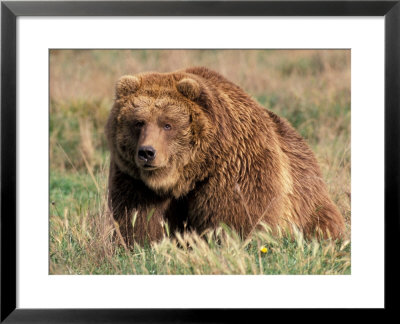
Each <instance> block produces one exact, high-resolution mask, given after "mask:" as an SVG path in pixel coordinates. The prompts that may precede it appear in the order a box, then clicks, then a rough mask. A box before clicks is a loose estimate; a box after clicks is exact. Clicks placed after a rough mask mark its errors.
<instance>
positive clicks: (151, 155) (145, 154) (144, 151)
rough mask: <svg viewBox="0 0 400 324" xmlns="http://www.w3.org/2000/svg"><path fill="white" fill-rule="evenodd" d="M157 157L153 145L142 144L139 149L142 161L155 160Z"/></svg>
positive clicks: (139, 156)
mask: <svg viewBox="0 0 400 324" xmlns="http://www.w3.org/2000/svg"><path fill="white" fill-rule="evenodd" d="M155 157H156V150H155V149H154V148H153V147H152V146H142V147H140V148H139V151H138V158H139V160H142V161H146V162H149V161H153V160H154V159H155Z"/></svg>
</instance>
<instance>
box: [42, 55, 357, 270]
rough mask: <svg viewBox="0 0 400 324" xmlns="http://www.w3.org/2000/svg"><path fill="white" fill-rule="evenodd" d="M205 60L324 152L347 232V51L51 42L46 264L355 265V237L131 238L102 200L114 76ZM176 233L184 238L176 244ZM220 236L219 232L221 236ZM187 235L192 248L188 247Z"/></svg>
mask: <svg viewBox="0 0 400 324" xmlns="http://www.w3.org/2000/svg"><path fill="white" fill-rule="evenodd" d="M193 65H204V66H207V67H209V68H211V69H214V70H216V71H218V72H220V73H221V74H223V75H224V76H226V77H227V78H228V79H230V80H231V81H233V82H235V83H236V84H238V85H240V86H241V87H242V88H243V89H244V90H245V91H246V92H248V93H249V94H251V95H252V96H253V97H254V98H255V99H256V100H257V101H259V102H260V103H261V104H263V105H264V106H265V107H268V108H269V109H271V110H273V111H274V112H276V113H277V114H279V115H281V116H283V117H285V118H287V119H288V120H289V121H290V122H291V123H292V124H293V125H294V127H295V128H296V129H297V130H298V131H299V132H300V133H301V134H302V135H303V136H304V138H305V139H306V140H307V142H308V143H309V144H310V146H311V147H312V149H313V151H314V152H315V154H316V156H317V159H318V161H319V162H320V165H321V169H322V171H323V175H324V178H325V180H326V182H327V185H328V189H329V191H330V194H331V197H332V199H333V201H334V202H335V203H336V204H337V206H338V207H339V209H340V211H341V212H342V214H343V216H344V217H345V220H346V226H347V231H348V238H350V229H351V223H350V216H351V212H350V199H351V191H350V172H351V170H350V151H351V148H350V51H345V50H297V51H292V50H279V51H278V50H269V51H266V50H251V51H250V50H246V51H242V50H190V51H187V50H182V51H180V50H173V51H171V50H165V51H162V50H133V51H130V50H124V51H121V50H53V51H51V53H50V184H49V186H50V201H49V204H50V215H49V222H50V233H49V236H50V238H49V241H50V251H49V257H50V269H49V272H50V273H51V274H350V273H351V244H350V240H349V239H345V240H343V241H337V242H333V241H329V240H327V241H322V242H317V241H314V240H313V241H306V240H304V239H303V238H302V236H301V234H295V235H294V236H293V237H291V238H290V237H287V236H279V237H276V236H275V237H273V236H271V235H270V234H269V231H268V229H267V228H266V229H265V230H264V231H260V232H257V233H254V234H253V235H252V236H251V237H249V238H247V239H246V240H245V241H243V240H241V239H240V238H239V237H237V235H236V234H235V233H233V232H231V231H230V230H229V229H228V228H223V227H221V228H219V229H217V230H216V231H215V232H214V233H209V234H208V235H207V237H206V239H203V238H199V237H198V236H196V235H184V236H182V237H177V239H176V240H173V239H170V238H169V237H165V239H164V240H163V241H161V242H159V243H157V244H153V245H151V246H143V247H140V246H136V247H135V248H134V250H133V251H132V250H127V249H126V248H124V246H122V245H117V244H115V242H113V234H114V232H115V227H114V224H113V221H112V218H111V216H110V214H109V211H108V210H107V203H106V201H107V198H106V190H107V187H106V185H107V175H108V163H109V154H108V150H107V145H106V140H105V137H104V131H103V129H104V125H105V122H106V119H107V116H108V113H109V110H110V108H111V105H112V100H113V97H114V85H115V82H116V80H117V79H118V78H119V77H120V76H121V75H124V74H134V73H138V72H143V71H159V72H168V71H173V70H176V69H180V68H184V67H188V66H193ZM177 241H178V243H179V244H177ZM216 242H218V243H216ZM186 246H190V248H183V247H186Z"/></svg>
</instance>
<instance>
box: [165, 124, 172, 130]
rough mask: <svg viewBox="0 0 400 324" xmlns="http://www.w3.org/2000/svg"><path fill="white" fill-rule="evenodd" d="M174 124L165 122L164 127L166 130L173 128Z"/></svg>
mask: <svg viewBox="0 0 400 324" xmlns="http://www.w3.org/2000/svg"><path fill="white" fill-rule="evenodd" d="M171 128H172V126H171V125H170V124H165V125H164V129H165V130H171Z"/></svg>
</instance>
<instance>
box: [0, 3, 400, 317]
mask: <svg viewBox="0 0 400 324" xmlns="http://www.w3.org/2000/svg"><path fill="white" fill-rule="evenodd" d="M399 2H400V0H396V1H147V2H146V1H128V2H126V1H125V2H119V1H116V2H112V1H101V2H97V1H90V2H89V1H86V2H85V1H82V2H80V1H78V2H76V1H70V2H68V1H67V2H60V1H38V2H36V1H29V2H28V1H18V2H13V1H4V2H2V3H1V318H0V320H1V322H4V323H30V322H37V323H89V322H93V323H97V322H101V323H114V322H115V323H128V322H134V323H154V322H157V323H158V322H160V323H199V322H209V323H220V322H230V323H232V322H238V321H240V322H241V317H242V316H246V317H247V316H249V318H254V319H257V318H265V320H266V321H267V320H268V319H267V318H266V317H264V316H266V314H265V312H266V310H261V309H257V310H256V309H252V310H248V309H247V310H244V309H235V310H228V309H213V310H210V309H208V310H204V309H203V310H201V309H197V310H196V309H96V310H94V309H18V308H16V300H17V293H16V270H17V268H16V238H17V233H16V208H17V206H16V191H17V186H16V162H17V157H16V127H17V125H16V81H17V80H16V54H17V51H16V41H17V30H16V19H17V17H19V16H384V18H385V144H384V148H385V156H384V158H385V177H384V180H385V205H384V208H385V307H384V309H385V310H386V311H389V310H396V308H398V307H397V306H398V305H397V303H396V301H395V300H396V298H395V297H394V296H395V295H397V294H398V288H399V285H398V283H399V274H398V270H397V269H398V268H397V267H393V266H391V265H392V262H394V261H395V259H397V256H398V244H397V243H396V239H397V238H398V237H399V234H400V218H399V215H400V193H399V181H400V173H399V163H400V159H399V157H400V142H399V139H400V136H399V135H400V134H399V132H400V131H399V129H400V65H399V61H400V3H399ZM366 185H367V183H366ZM371 259H373V257H372V258H371ZM372 262H373V261H372ZM269 316H270V315H269ZM317 317H318V316H317ZM250 322H251V320H250Z"/></svg>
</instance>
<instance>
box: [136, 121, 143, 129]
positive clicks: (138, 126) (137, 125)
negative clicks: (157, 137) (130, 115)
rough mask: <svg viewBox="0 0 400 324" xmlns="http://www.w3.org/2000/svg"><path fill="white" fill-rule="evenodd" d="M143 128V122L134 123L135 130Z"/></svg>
mask: <svg viewBox="0 0 400 324" xmlns="http://www.w3.org/2000/svg"><path fill="white" fill-rule="evenodd" d="M143 126H144V122H143V121H137V122H136V123H135V127H136V128H142V127H143Z"/></svg>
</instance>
